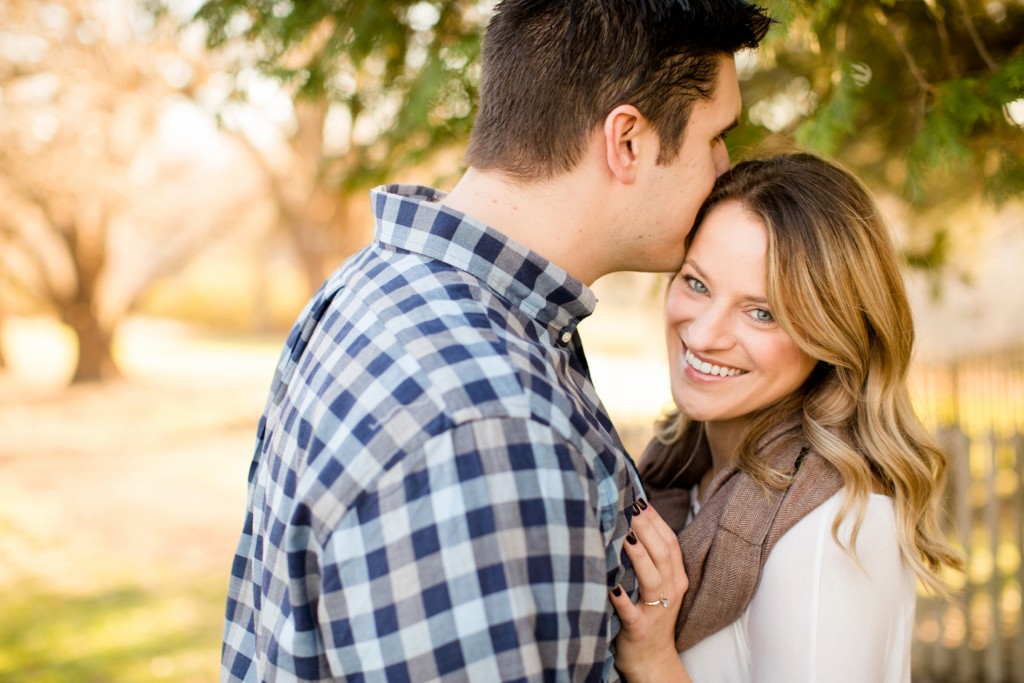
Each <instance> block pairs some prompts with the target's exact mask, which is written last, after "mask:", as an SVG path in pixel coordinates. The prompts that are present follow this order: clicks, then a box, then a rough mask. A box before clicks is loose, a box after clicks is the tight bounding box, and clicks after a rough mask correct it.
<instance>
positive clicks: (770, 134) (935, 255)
mask: <svg viewBox="0 0 1024 683" xmlns="http://www.w3.org/2000/svg"><path fill="white" fill-rule="evenodd" d="M771 7H772V11H773V14H774V16H775V17H776V18H777V19H779V21H780V25H779V26H777V27H776V28H775V29H774V30H773V32H772V33H771V34H770V39H769V41H768V42H767V44H766V45H764V46H763V47H762V49H761V50H759V51H758V53H757V54H756V55H755V56H754V57H753V60H752V63H751V64H750V65H749V67H748V68H747V69H745V70H744V71H745V76H746V78H745V80H744V83H743V90H744V100H745V104H746V105H747V116H748V118H749V120H750V121H751V123H753V124H754V125H753V126H747V127H744V128H743V129H741V130H739V131H737V135H736V136H735V139H733V140H730V142H732V143H733V144H734V145H735V146H736V147H739V148H743V147H746V146H748V145H755V144H758V143H762V144H769V145H770V144H773V143H777V142H780V141H781V142H783V143H784V142H785V141H789V140H795V141H796V142H797V143H798V144H800V145H802V146H804V147H808V148H811V149H814V150H818V151H820V152H822V153H825V154H828V155H830V156H833V157H836V158H838V159H840V160H841V161H843V162H844V163H845V164H846V165H848V166H850V167H851V168H853V169H854V170H856V171H857V172H858V173H859V174H860V175H861V177H863V178H864V179H865V180H866V181H867V182H868V184H869V185H871V186H872V187H874V188H876V189H880V190H884V191H888V192H891V193H893V194H895V195H898V196H900V197H901V198H902V199H904V200H905V201H906V202H908V203H909V205H910V206H911V208H912V210H913V215H914V220H913V221H912V225H911V227H912V228H916V232H917V233H918V234H917V238H916V240H915V241H916V242H917V248H918V251H914V252H911V253H908V254H907V257H908V259H909V261H910V263H911V265H914V266H918V267H925V268H934V267H936V266H940V265H942V263H943V262H944V260H945V259H946V258H947V256H948V253H947V252H948V246H949V245H950V233H951V231H952V229H953V228H954V226H951V225H950V224H949V223H948V221H951V220H955V219H954V218H953V216H955V215H956V208H957V207H959V206H963V205H966V204H968V203H971V202H976V201H979V200H980V201H982V202H988V203H995V204H1000V203H1002V202H1004V201H1006V200H1008V199H1011V198H1018V199H1019V198H1020V197H1021V196H1022V193H1024V132H1022V129H1021V125H1022V124H1024V4H1022V3H1020V2H1015V1H1001V0H865V1H864V2H840V1H838V0H778V1H776V2H773V3H771Z"/></svg>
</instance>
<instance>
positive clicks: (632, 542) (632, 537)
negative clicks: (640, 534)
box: [626, 531, 636, 545]
mask: <svg viewBox="0 0 1024 683" xmlns="http://www.w3.org/2000/svg"><path fill="white" fill-rule="evenodd" d="M626 542H627V543H629V544H630V545H636V534H634V533H633V532H632V531H630V532H629V533H628V534H626Z"/></svg>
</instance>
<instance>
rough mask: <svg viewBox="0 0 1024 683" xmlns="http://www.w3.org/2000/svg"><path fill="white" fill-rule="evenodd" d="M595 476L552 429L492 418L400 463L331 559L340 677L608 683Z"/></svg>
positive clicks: (328, 579)
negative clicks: (598, 682)
mask: <svg viewBox="0 0 1024 683" xmlns="http://www.w3.org/2000/svg"><path fill="white" fill-rule="evenodd" d="M596 499H597V494H596V489H595V482H594V478H593V474H592V472H591V470H590V468H589V467H588V465H587V463H585V462H583V459H582V458H581V456H580V455H579V453H578V452H577V451H576V450H575V449H574V448H573V447H572V446H571V445H570V444H569V443H568V442H567V441H566V440H565V439H563V438H561V437H559V436H558V435H557V434H555V433H554V431H553V430H552V429H551V428H550V427H546V426H544V425H540V424H537V423H536V422H532V421H529V420H522V419H510V418H500V419H499V418H491V419H483V420H478V421H474V422H470V423H467V424H463V425H460V426H457V427H455V428H454V429H452V430H449V431H447V432H445V433H444V434H442V435H440V436H437V437H434V438H432V439H431V440H429V441H428V442H427V443H426V444H425V445H424V446H423V448H422V449H421V450H418V451H417V452H415V453H409V454H406V455H405V456H403V459H402V460H401V461H400V462H398V463H396V464H395V465H394V466H393V467H391V468H390V469H389V470H388V472H387V473H386V474H385V475H384V476H383V477H382V478H381V480H380V481H379V483H378V485H377V486H376V487H375V488H374V490H373V491H371V492H369V493H367V494H366V495H364V496H363V497H362V498H361V499H360V500H359V501H358V503H357V505H356V506H354V507H353V508H351V509H350V510H349V511H347V513H346V514H345V515H344V516H343V518H342V519H341V520H340V521H339V523H338V524H337V525H336V526H335V530H334V531H333V532H332V533H331V534H330V536H329V537H328V538H327V540H326V542H325V543H324V544H323V548H322V556H321V557H320V558H319V561H320V564H321V568H320V569H321V571H320V576H321V581H322V585H321V586H320V597H319V601H318V604H317V617H318V621H319V623H320V626H321V632H322V633H323V638H324V640H325V643H324V645H325V649H326V652H327V659H328V661H329V663H330V665H331V668H332V673H333V674H335V675H336V676H338V677H355V679H359V680H366V681H403V680H417V681H427V680H431V681H432V680H467V679H468V680H481V681H484V680H494V681H498V680H500V681H533V680H547V679H558V680H573V681H576V680H580V681H582V680H598V679H599V678H600V677H601V672H602V671H603V670H605V669H606V666H605V664H606V660H608V659H609V653H608V644H609V636H608V631H609V615H608V612H609V608H608V598H607V590H608V587H607V585H606V582H607V578H606V576H607V569H608V568H607V561H606V544H605V541H604V536H603V534H602V531H601V528H600V513H599V511H598V510H597V503H596Z"/></svg>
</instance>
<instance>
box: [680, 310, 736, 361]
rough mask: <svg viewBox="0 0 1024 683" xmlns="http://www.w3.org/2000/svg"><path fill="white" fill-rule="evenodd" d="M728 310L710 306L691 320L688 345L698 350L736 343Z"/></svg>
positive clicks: (688, 330) (727, 346)
mask: <svg viewBox="0 0 1024 683" xmlns="http://www.w3.org/2000/svg"><path fill="white" fill-rule="evenodd" d="M734 341H735V340H734V337H733V335H732V331H731V329H730V327H729V314H728V311H725V310H722V309H719V308H718V307H716V306H708V307H706V308H705V309H703V310H702V311H701V312H700V314H699V315H697V316H695V317H694V318H693V320H691V321H690V325H689V327H688V328H687V335H686V345H687V346H688V347H689V348H690V349H692V350H694V351H697V352H700V351H715V350H721V349H726V348H729V347H730V346H732V344H733V343H734Z"/></svg>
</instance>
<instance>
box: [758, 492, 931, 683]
mask: <svg viewBox="0 0 1024 683" xmlns="http://www.w3.org/2000/svg"><path fill="white" fill-rule="evenodd" d="M842 495H843V493H842V492H840V493H839V494H837V495H836V496H834V497H833V498H832V499H830V500H829V501H827V502H826V503H825V504H823V505H822V506H820V507H819V508H818V509H817V510H815V511H814V512H813V513H812V514H811V515H808V517H806V518H805V519H803V520H801V521H800V523H798V524H797V525H796V526H794V527H793V528H792V529H791V530H790V531H789V532H788V533H787V534H786V535H784V536H783V537H782V538H781V539H780V540H779V543H778V544H777V545H776V547H775V549H773V551H772V554H771V556H770V559H769V560H768V562H767V563H766V565H765V569H764V573H763V575H762V580H761V584H760V586H759V587H758V591H757V594H756V595H755V597H754V600H753V601H752V602H751V605H750V609H749V610H748V612H747V614H746V615H745V618H747V619H749V623H748V625H747V626H748V628H747V629H746V630H745V631H746V633H747V634H748V638H749V643H748V647H749V651H750V662H751V674H752V675H751V680H752V681H754V682H755V683H783V682H786V683H794V682H800V681H806V682H807V683H863V681H878V682H879V683H900V682H907V681H909V680H910V644H911V637H912V629H913V621H914V601H915V595H914V579H913V574H912V573H911V572H910V570H909V569H908V568H907V567H906V566H905V565H904V563H903V561H902V559H901V556H900V550H899V545H898V541H897V536H896V522H895V513H894V510H893V506H892V501H891V499H889V498H885V497H883V496H878V495H872V496H871V497H870V501H869V504H868V506H867V510H866V515H865V518H864V523H863V525H862V526H861V529H860V533H859V535H858V537H857V546H856V551H857V559H856V560H855V559H854V558H853V557H852V556H851V555H850V554H849V553H848V552H846V551H845V550H844V549H843V548H841V547H839V545H837V544H836V542H835V540H834V539H833V537H832V522H833V520H834V519H835V515H836V512H837V511H838V509H839V507H840V504H841V497H842ZM852 522H853V516H852V513H851V515H849V516H848V517H847V518H846V519H844V521H843V525H842V526H841V528H840V534H839V537H840V539H841V540H842V541H843V542H844V543H848V539H849V532H850V529H851V528H852Z"/></svg>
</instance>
